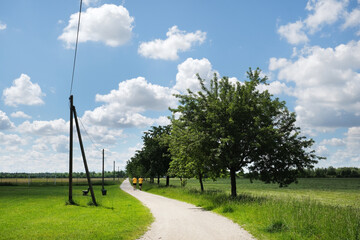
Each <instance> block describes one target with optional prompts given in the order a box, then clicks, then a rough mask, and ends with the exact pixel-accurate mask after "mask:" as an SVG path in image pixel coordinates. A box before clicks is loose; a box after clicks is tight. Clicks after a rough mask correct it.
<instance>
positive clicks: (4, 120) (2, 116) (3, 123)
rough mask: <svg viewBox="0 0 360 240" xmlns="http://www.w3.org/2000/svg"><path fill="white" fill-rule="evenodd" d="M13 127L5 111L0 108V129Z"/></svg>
mask: <svg viewBox="0 0 360 240" xmlns="http://www.w3.org/2000/svg"><path fill="white" fill-rule="evenodd" d="M13 127H15V125H14V123H13V122H11V121H10V119H9V117H8V116H7V115H6V113H5V112H3V111H1V110H0V130H7V129H11V128H13Z"/></svg>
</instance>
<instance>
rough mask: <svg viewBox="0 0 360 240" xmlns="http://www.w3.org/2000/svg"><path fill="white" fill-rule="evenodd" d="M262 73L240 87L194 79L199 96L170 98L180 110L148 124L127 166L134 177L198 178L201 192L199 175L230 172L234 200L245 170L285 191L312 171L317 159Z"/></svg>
mask: <svg viewBox="0 0 360 240" xmlns="http://www.w3.org/2000/svg"><path fill="white" fill-rule="evenodd" d="M260 73H261V72H260V70H259V69H257V70H255V71H252V70H251V69H250V70H249V71H248V72H247V74H248V80H246V81H245V82H244V83H240V82H236V83H232V82H231V81H230V80H229V78H227V77H223V78H221V79H220V80H219V79H218V78H217V76H216V75H214V78H213V79H212V80H211V81H210V84H208V85H206V84H205V80H204V79H202V78H201V77H200V76H199V75H198V79H199V84H200V86H201V91H199V92H192V91H190V90H188V92H187V94H184V95H181V94H179V95H176V97H177V98H178V100H179V103H180V104H179V106H178V107H177V108H176V109H170V110H171V111H172V113H173V114H172V117H171V118H170V119H171V124H170V125H169V126H165V127H161V126H160V127H152V128H151V130H149V131H148V132H146V133H145V135H144V137H143V140H144V147H143V148H142V149H141V150H140V151H138V152H137V153H136V154H135V156H134V157H133V158H131V159H130V160H129V161H128V162H127V168H126V170H127V172H128V174H129V175H133V176H147V177H150V178H153V177H158V178H159V177H160V176H164V175H166V176H176V177H179V178H182V179H184V178H190V177H196V178H198V179H199V183H200V186H201V190H202V191H203V190H204V187H203V178H204V176H207V177H211V178H216V177H219V176H221V175H224V174H225V175H229V176H230V179H231V195H232V196H236V194H237V193H236V174H237V173H238V172H241V171H243V170H244V169H247V171H249V172H250V173H251V174H253V176H257V177H258V178H259V179H261V180H262V181H265V182H267V183H270V182H273V183H279V185H280V186H281V187H282V186H286V185H288V184H290V183H292V182H294V181H296V178H297V177H298V176H299V174H301V173H302V172H304V170H305V169H308V168H312V167H313V164H315V163H316V162H317V160H318V159H320V158H321V157H319V156H317V155H315V152H314V151H313V150H311V146H312V145H313V143H314V141H313V140H312V139H306V137H304V136H302V135H301V134H300V129H299V128H298V127H296V126H295V118H296V116H295V113H291V112H290V111H289V110H288V109H287V107H286V105H285V102H283V101H280V100H279V99H278V98H274V97H273V96H272V95H271V94H270V93H269V92H268V91H259V90H258V89H259V86H260V85H261V84H266V80H267V78H266V77H261V76H260Z"/></svg>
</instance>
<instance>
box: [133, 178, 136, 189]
mask: <svg viewBox="0 0 360 240" xmlns="http://www.w3.org/2000/svg"><path fill="white" fill-rule="evenodd" d="M136 183H137V179H136V177H133V188H134V190H135V189H136Z"/></svg>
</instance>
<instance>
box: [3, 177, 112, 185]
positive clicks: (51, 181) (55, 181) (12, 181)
mask: <svg viewBox="0 0 360 240" xmlns="http://www.w3.org/2000/svg"><path fill="white" fill-rule="evenodd" d="M115 180H118V178H115ZM112 181H113V178H104V182H105V183H108V182H112ZM68 182H69V178H54V177H52V178H0V185H32V184H33V185H64V184H68ZM91 182H92V183H93V184H101V182H102V179H101V178H92V179H91ZM73 184H79V185H81V184H87V178H73Z"/></svg>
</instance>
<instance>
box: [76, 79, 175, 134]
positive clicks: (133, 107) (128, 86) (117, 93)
mask: <svg viewBox="0 0 360 240" xmlns="http://www.w3.org/2000/svg"><path fill="white" fill-rule="evenodd" d="M174 93H176V91H175V90H173V89H170V88H167V87H162V86H159V85H156V84H151V83H148V82H147V81H146V79H145V78H143V77H138V78H133V79H130V80H126V81H123V82H120V83H119V88H118V89H114V90H112V91H111V92H110V93H109V94H106V95H100V94H97V95H96V101H98V102H104V103H105V104H104V105H102V106H100V107H97V108H95V109H94V110H92V111H86V112H85V114H84V116H83V120H84V121H85V122H88V123H90V124H94V125H103V126H108V127H113V128H124V127H134V126H148V125H151V124H154V123H155V122H157V121H158V120H157V119H153V118H149V117H146V116H144V115H142V114H140V113H142V112H145V111H148V110H156V111H165V110H167V108H168V107H174V106H176V104H177V100H176V98H175V97H174V96H173V94H174Z"/></svg>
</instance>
